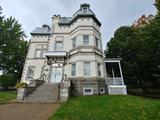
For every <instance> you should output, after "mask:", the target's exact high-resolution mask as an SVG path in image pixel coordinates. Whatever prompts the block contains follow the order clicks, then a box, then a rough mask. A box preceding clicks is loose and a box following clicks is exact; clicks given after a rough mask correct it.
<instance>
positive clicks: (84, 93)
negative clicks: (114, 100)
mask: <svg viewBox="0 0 160 120" xmlns="http://www.w3.org/2000/svg"><path fill="white" fill-rule="evenodd" d="M85 89H91V92H90V93H86V92H85ZM83 95H93V88H88V87H85V88H83Z"/></svg>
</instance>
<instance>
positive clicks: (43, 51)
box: [34, 45, 47, 58]
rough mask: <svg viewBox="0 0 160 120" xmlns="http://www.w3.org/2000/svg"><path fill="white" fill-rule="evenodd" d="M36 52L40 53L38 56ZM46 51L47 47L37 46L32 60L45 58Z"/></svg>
mask: <svg viewBox="0 0 160 120" xmlns="http://www.w3.org/2000/svg"><path fill="white" fill-rule="evenodd" d="M37 51H40V55H39V56H37ZM45 51H47V45H37V46H36V49H35V54H34V58H45V56H44V53H45Z"/></svg>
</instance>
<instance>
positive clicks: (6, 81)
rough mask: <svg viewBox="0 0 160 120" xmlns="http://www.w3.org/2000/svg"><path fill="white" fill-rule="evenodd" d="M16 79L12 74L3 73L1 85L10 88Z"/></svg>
mask: <svg viewBox="0 0 160 120" xmlns="http://www.w3.org/2000/svg"><path fill="white" fill-rule="evenodd" d="M15 84H16V80H14V78H13V76H12V75H9V74H8V75H1V76H0V85H1V86H2V87H3V89H8V88H9V87H14V86H15Z"/></svg>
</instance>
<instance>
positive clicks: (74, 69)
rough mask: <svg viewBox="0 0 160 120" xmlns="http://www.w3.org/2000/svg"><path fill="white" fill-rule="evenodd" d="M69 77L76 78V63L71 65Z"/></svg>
mask: <svg viewBox="0 0 160 120" xmlns="http://www.w3.org/2000/svg"><path fill="white" fill-rule="evenodd" d="M73 67H75V68H73ZM71 76H72V77H75V76H76V63H72V64H71Z"/></svg>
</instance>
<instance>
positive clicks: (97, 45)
mask: <svg viewBox="0 0 160 120" xmlns="http://www.w3.org/2000/svg"><path fill="white" fill-rule="evenodd" d="M95 40H96V47H99V44H98V42H99V40H98V38H97V37H95Z"/></svg>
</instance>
